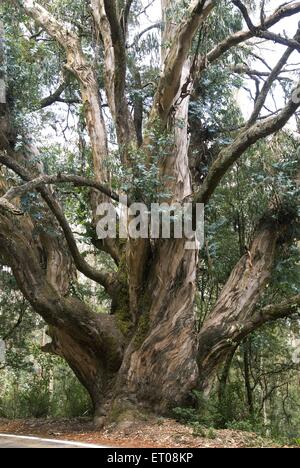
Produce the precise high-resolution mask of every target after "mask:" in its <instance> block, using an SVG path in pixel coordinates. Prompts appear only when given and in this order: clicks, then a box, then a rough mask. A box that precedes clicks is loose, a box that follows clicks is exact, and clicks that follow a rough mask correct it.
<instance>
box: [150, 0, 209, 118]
mask: <svg viewBox="0 0 300 468" xmlns="http://www.w3.org/2000/svg"><path fill="white" fill-rule="evenodd" d="M215 3H216V2H215V1H214V0H197V1H195V0H194V1H193V2H192V5H191V7H190V8H189V11H188V14H187V18H186V19H185V20H184V21H183V22H182V23H181V24H180V25H179V27H178V28H177V30H176V31H175V34H174V38H173V43H172V45H171V47H170V50H169V52H168V54H167V57H166V59H165V63H164V71H163V73H162V76H161V78H160V81H159V84H158V88H157V91H156V95H155V98H154V103H153V108H152V112H151V119H150V120H151V121H153V120H155V118H156V117H157V116H158V117H159V118H160V119H161V120H162V121H163V122H166V120H167V118H168V116H169V112H170V110H171V107H172V105H173V102H174V99H175V97H176V95H177V93H178V91H179V87H180V83H181V76H182V69H183V66H184V63H185V61H186V59H187V57H188V53H189V51H190V48H191V45H192V40H193V38H194V36H195V34H196V32H197V30H198V28H199V27H200V25H201V24H202V23H203V22H204V21H205V19H206V18H207V16H208V15H209V14H210V12H211V11H212V9H213V8H214V6H215Z"/></svg>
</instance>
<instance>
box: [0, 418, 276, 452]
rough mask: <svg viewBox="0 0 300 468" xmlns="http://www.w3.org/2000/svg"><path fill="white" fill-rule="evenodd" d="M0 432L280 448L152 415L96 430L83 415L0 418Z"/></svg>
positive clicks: (127, 443) (102, 441)
mask: <svg viewBox="0 0 300 468" xmlns="http://www.w3.org/2000/svg"><path fill="white" fill-rule="evenodd" d="M0 433H6V434H15V435H27V436H38V437H43V438H55V439H62V440H71V441H77V442H85V443H92V444H98V445H106V446H110V447H119V448H121V447H123V448H260V447H261V448H265V447H267V448H279V447H283V446H280V445H278V444H276V443H274V442H272V441H270V440H267V439H264V438H262V437H259V436H258V435H257V434H254V433H251V432H242V431H235V430H229V429H226V430H209V429H208V430H206V431H204V432H202V431H201V435H199V434H197V433H195V431H194V429H193V428H191V427H189V426H186V425H183V424H179V423H178V422H176V421H174V420H171V419H162V418H153V419H150V420H148V421H145V422H136V423H130V422H124V423H123V424H121V425H120V424H119V425H118V426H116V425H111V426H108V427H106V428H104V429H103V430H101V431H99V430H95V429H94V427H93V423H92V422H91V421H90V420H88V419H85V418H75V419H35V420H13V421H11V420H6V419H0Z"/></svg>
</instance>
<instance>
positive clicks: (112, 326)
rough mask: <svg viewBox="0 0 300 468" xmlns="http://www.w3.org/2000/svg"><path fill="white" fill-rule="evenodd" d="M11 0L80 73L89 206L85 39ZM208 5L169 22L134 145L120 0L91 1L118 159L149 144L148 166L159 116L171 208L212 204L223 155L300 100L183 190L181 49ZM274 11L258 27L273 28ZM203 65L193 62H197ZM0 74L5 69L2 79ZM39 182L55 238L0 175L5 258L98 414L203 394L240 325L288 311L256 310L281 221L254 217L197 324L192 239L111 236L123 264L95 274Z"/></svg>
mask: <svg viewBox="0 0 300 468" xmlns="http://www.w3.org/2000/svg"><path fill="white" fill-rule="evenodd" d="M19 3H21V4H22V5H23V7H24V8H25V12H26V13H27V14H28V15H29V16H31V17H32V18H33V19H34V20H35V21H36V22H37V23H39V24H40V25H42V27H43V28H44V29H45V30H46V31H47V33H48V34H49V35H50V36H52V37H53V38H54V39H55V40H56V41H57V42H58V43H59V44H60V45H61V47H63V48H64V49H65V54H66V58H67V67H68V69H69V70H70V71H71V72H72V73H73V74H74V76H75V77H76V78H77V79H78V81H79V83H80V88H81V94H82V99H83V103H84V110H85V118H86V126H87V130H88V132H89V136H90V140H91V148H92V153H93V164H94V175H95V181H92V182H86V183H87V184H90V185H89V186H90V187H93V188H94V189H95V190H97V195H95V193H94V196H93V200H92V202H93V203H92V206H91V208H92V210H93V212H95V207H96V202H98V201H99V200H101V199H102V200H103V191H104V192H105V194H106V195H105V197H107V193H109V191H108V190H107V188H106V189H105V190H104V189H103V188H102V189H101V186H100V185H99V182H103V183H104V182H106V181H107V174H106V170H105V164H104V162H105V159H106V158H107V157H108V147H107V138H106V129H105V122H104V119H103V115H102V110H101V103H100V96H99V94H100V93H99V90H98V83H97V79H96V76H95V73H94V70H93V67H92V66H91V65H90V64H89V62H88V60H86V58H85V56H84V54H83V51H82V49H81V46H80V39H79V38H78V37H77V36H76V35H75V33H73V32H70V31H69V29H68V27H67V26H66V25H64V24H62V23H59V22H58V21H57V20H56V19H55V18H54V17H53V16H52V15H51V14H50V13H48V12H47V11H46V10H45V9H44V8H43V7H41V6H40V5H39V4H38V3H37V2H32V1H30V0H24V1H22V2H18V5H19ZM129 3H130V2H129ZM215 3H216V2H214V1H211V0H207V1H196V0H194V1H193V2H191V6H190V8H189V10H188V12H187V15H186V18H185V19H184V21H183V22H182V24H179V25H178V27H174V25H173V24H171V22H169V23H168V21H167V20H166V22H167V24H166V27H165V30H164V33H163V39H164V41H165V42H166V43H168V44H170V46H169V47H168V48H164V49H163V52H162V59H163V64H162V72H161V76H160V80H159V83H158V87H157V91H156V94H155V96H154V104H153V108H152V110H151V113H150V116H149V120H148V123H147V124H146V125H145V138H144V143H143V142H142V141H141V140H142V138H141V135H140V136H139V138H138V142H136V141H135V136H134V132H133V128H134V126H133V123H132V122H131V117H130V112H129V109H128V103H127V99H126V95H125V79H126V28H124V27H121V24H120V18H119V15H118V11H117V9H116V8H115V7H116V4H115V2H112V0H109V1H106V0H98V1H96V0H93V1H92V2H91V6H92V10H93V16H94V19H95V23H96V25H97V27H98V29H99V32H100V34H101V36H102V39H103V47H104V62H105V63H104V65H105V82H106V94H107V98H108V104H109V106H110V111H111V115H112V119H113V122H114V126H115V128H116V134H117V139H118V143H119V146H120V156H121V158H120V159H121V162H122V164H124V166H125V167H127V168H128V167H130V165H131V164H132V161H131V159H130V157H129V156H130V151H129V149H130V150H131V151H132V149H136V148H137V145H138V146H139V147H141V150H142V151H144V152H145V159H146V162H147V164H151V161H152V159H153V158H154V156H155V155H154V154H153V151H150V150H149V148H151V147H153V146H154V148H155V143H156V142H155V141H153V129H154V128H156V127H157V126H158V125H159V127H160V128H161V129H162V132H164V133H166V134H167V135H168V138H169V139H171V138H172V144H170V145H169V148H168V155H167V156H166V157H164V158H162V159H161V160H160V161H159V170H160V177H161V180H162V181H164V187H163V189H164V191H165V192H169V193H170V194H171V195H170V199H168V202H170V203H171V204H172V203H174V202H179V203H183V202H185V201H189V200H191V201H193V202H195V200H198V201H200V202H208V201H209V198H210V196H211V195H212V193H213V192H214V190H215V188H216V186H217V185H218V183H219V182H220V180H221V178H222V177H223V176H224V174H225V173H226V171H227V170H228V169H229V168H230V167H231V166H232V164H233V163H234V162H235V161H236V160H237V159H238V158H239V157H240V156H241V155H242V154H243V153H244V152H245V151H246V150H247V149H248V148H249V147H250V146H251V145H253V144H254V143H255V142H256V141H258V140H259V139H260V138H263V137H265V136H268V135H270V134H272V133H273V132H274V131H277V130H278V129H280V128H281V127H282V126H283V125H284V124H285V123H286V122H287V121H288V119H289V118H290V117H291V116H292V115H293V113H294V112H295V110H296V109H297V108H298V107H299V103H298V104H296V103H295V102H294V101H292V100H291V101H289V102H288V104H287V105H286V107H285V108H284V109H283V110H282V111H281V112H279V113H278V115H276V116H275V117H273V118H270V119H268V120H264V121H263V122H262V123H261V122H259V123H254V124H253V125H251V126H250V127H247V126H245V128H243V129H242V131H241V132H240V133H239V134H238V135H237V136H236V138H235V139H234V141H233V143H232V144H230V145H227V146H226V147H225V148H224V149H223V150H222V151H220V154H219V155H218V157H217V158H216V161H215V162H214V164H213V165H212V167H211V168H210V171H209V174H208V177H207V178H206V179H205V181H204V183H203V186H202V187H201V188H200V190H199V191H198V193H197V194H193V193H192V192H193V191H192V183H191V176H190V171H189V161H188V149H189V128H188V111H189V101H190V93H191V91H192V89H193V84H194V80H195V78H196V77H195V74H196V68H197V67H196V65H197V63H196V61H195V60H193V59H191V58H190V56H189V51H190V48H191V44H192V40H193V38H194V36H195V34H196V32H197V30H198V29H199V27H200V26H201V25H202V23H203V22H204V21H205V20H206V18H207V17H208V16H209V15H210V14H211V12H212V10H213V8H214V6H215ZM172 4H173V2H172V1H171V0H164V2H163V6H164V8H165V9H167V8H168V7H169V6H170V5H172ZM286 9H287V7H286V8H285V9H284V8H283V9H282V10H280V12H279V13H280V14H279V13H278V15H279V18H280V15H283V16H284V15H288V13H286V11H287V10H286ZM276 18H277V17H276V16H275V17H274V18H273V19H272V21H271V20H269V23H270V24H269V23H268V21H266V24H269V26H270V25H273V24H274V22H276ZM123 19H124V18H123ZM125 19H126V18H125ZM125 23H126V21H125ZM242 37H244V39H245V36H242V35H239V36H236V35H235V36H234V38H233V39H234V40H233V44H236V43H239V41H242V39H241V38H242ZM248 37H249V35H246V39H247V38H248ZM250 37H251V34H250ZM230 43H231V42H230V41H229V43H225V45H224V44H223V46H222V47H223V48H222V47H221V48H220V49H215V50H214V54H211V60H213V59H214V60H215V59H216V58H218V57H219V56H220V55H221V54H222V51H223V50H225V49H226V47H227V49H226V50H228V49H229V48H230ZM218 54H219V55H218ZM0 58H1V57H0ZM200 58H201V57H200ZM205 64H206V65H207V63H206V61H205ZM206 65H204V63H203V60H200V71H201V70H202V69H203V67H205V66H206ZM112 67H113V69H112ZM1 80H2V77H1V75H0V86H1ZM271 84H272V83H270V86H271ZM0 93H1V89H0ZM2 94H3V93H2ZM2 94H0V95H2ZM2 101H4V99H2ZM0 106H1V107H0V112H1V114H0V132H1V133H0V151H1V150H3V151H4V153H3V154H2V153H1V154H0V162H1V163H2V164H3V165H5V166H7V167H9V168H10V169H12V170H14V171H15V172H16V173H17V174H18V175H19V176H20V177H21V178H22V179H24V180H25V181H26V182H27V183H28V182H30V181H32V179H34V178H36V177H37V175H39V174H38V173H37V170H36V168H35V167H33V165H32V164H31V168H30V170H29V168H28V164H27V162H28V161H27V160H26V155H24V154H20V153H17V152H15V151H14V141H12V140H13V138H12V136H11V135H12V133H13V132H12V131H11V124H10V119H9V109H8V106H7V105H6V103H5V102H1V101H0ZM140 130H141V128H140ZM3 170H4V169H3ZM5 170H6V169H5ZM61 180H63V178H62V176H60V177H59V176H58V177H57V180H56V182H60V181H61ZM77 182H78V179H77ZM43 183H45V180H43V181H42V182H41V181H39V183H38V184H37V185H35V186H34V189H35V190H37V191H38V193H39V194H40V197H41V202H42V203H43V209H44V212H45V226H51V227H52V228H53V229H54V231H55V232H56V236H50V235H48V234H47V230H45V232H44V233H43V234H41V235H39V236H35V235H34V227H35V221H34V220H32V219H31V218H30V216H29V215H25V216H24V215H23V216H21V215H22V212H20V209H19V204H18V203H19V202H18V199H17V198H13V199H11V198H12V195H11V193H10V196H9V193H6V192H7V190H8V189H9V186H8V185H7V181H6V178H5V173H3V179H2V184H1V198H0V209H1V214H0V255H1V261H2V263H4V264H6V265H8V266H9V267H10V268H11V269H12V272H13V274H14V276H15V278H16V280H17V283H18V285H19V288H20V290H21V291H22V292H23V294H24V296H25V297H26V298H27V299H28V301H29V302H30V304H31V305H32V307H33V309H34V310H35V311H36V312H37V313H38V314H40V315H41V316H42V317H43V318H44V320H45V321H46V323H47V324H48V325H49V335H50V337H51V338H52V343H50V344H48V345H47V346H46V347H45V351H49V352H53V353H56V354H58V355H60V356H62V357H63V358H64V359H65V360H66V361H67V362H68V364H69V365H70V367H71V368H72V369H73V371H74V372H75V374H76V375H77V377H78V378H79V380H80V381H81V382H82V384H83V385H84V386H85V388H86V389H87V391H88V392H89V394H90V396H91V398H92V401H93V403H94V407H95V413H96V415H97V416H98V417H100V416H102V415H106V414H108V413H109V412H111V413H113V409H114V405H113V406H112V405H111V402H115V403H116V404H119V405H120V408H121V409H122V408H125V409H126V408H128V407H131V408H132V406H137V407H141V408H143V409H145V408H146V409H151V410H152V411H158V412H161V413H164V412H167V411H168V410H169V409H170V408H171V407H173V406H178V405H180V404H183V403H184V402H186V401H187V400H188V399H189V397H190V392H191V390H192V389H194V388H198V389H201V390H203V391H204V392H208V391H209V389H210V387H211V383H212V380H213V378H214V376H215V375H216V372H217V370H218V368H219V366H220V365H221V364H222V363H223V362H224V360H225V359H226V358H227V357H228V355H230V354H231V353H232V350H233V349H235V348H236V346H237V345H238V343H240V342H241V341H242V340H243V339H244V337H245V336H247V334H249V333H251V332H252V331H253V330H255V329H256V328H257V327H259V326H260V325H261V324H262V323H264V322H265V321H268V320H272V319H273V318H274V319H275V318H278V317H280V316H284V315H288V314H289V313H290V312H291V311H294V310H295V307H296V306H297V304H299V297H297V298H293V299H292V300H291V301H290V302H289V301H287V302H286V303H284V304H283V305H282V306H281V307H277V308H276V307H275V309H272V307H271V308H269V309H268V308H267V309H263V310H262V311H261V312H257V310H256V306H257V304H258V302H259V299H260V297H261V295H262V293H263V291H264V288H265V286H266V284H267V282H268V280H269V278H270V275H271V271H272V265H273V261H274V256H275V252H276V247H277V245H278V242H279V241H280V240H281V238H282V233H283V232H284V229H285V223H284V222H273V224H272V223H271V224H270V223H269V224H268V225H265V224H262V225H261V226H260V228H259V229H258V231H257V235H256V238H255V239H254V242H253V244H252V246H251V248H250V250H249V252H248V253H247V254H245V256H243V257H242V258H241V260H240V261H239V262H238V264H237V265H236V267H235V268H234V269H233V271H232V274H231V275H230V278H229V279H228V281H227V283H226V285H225V287H224V289H223V291H222V292H221V294H220V297H219V299H218V301H217V303H216V305H215V307H214V309H213V310H212V312H211V313H210V315H209V316H208V318H207V319H206V320H205V322H204V324H203V326H202V328H201V330H200V332H198V330H197V318H196V316H195V311H194V298H195V288H196V273H197V263H198V251H197V249H195V250H187V249H186V240H185V239H166V240H162V239H160V240H153V239H152V240H151V241H149V240H148V239H147V240H144V239H137V240H132V239H130V240H129V241H128V242H127V245H126V247H125V248H124V246H123V245H122V244H121V243H120V244H118V242H113V244H109V243H107V245H106V249H105V250H106V251H108V252H109V253H110V254H111V256H112V257H113V258H114V260H115V262H116V264H117V265H118V271H117V272H116V274H115V275H114V274H106V273H105V272H102V271H101V272H99V271H97V270H95V269H93V268H92V267H91V266H90V265H88V264H87V262H86V261H85V260H84V259H83V257H82V256H81V255H80V252H79V250H78V248H77V246H76V242H75V239H74V237H73V234H72V230H71V228H70V226H69V225H68V223H67V221H66V219H65V217H64V213H63V211H62V209H61V207H60V206H59V203H58V202H57V200H55V198H54V197H53V194H52V192H51V190H50V189H48V188H45V187H44V185H43ZM51 183H52V182H51ZM97 183H98V184H97ZM31 189H32V187H31ZM101 190H102V192H101ZM100 193H101V196H100V195H99V194H100ZM104 199H105V200H106V199H107V198H104ZM12 201H14V204H13V205H12ZM16 215H19V216H17V217H16ZM288 221H289V222H290V219H289V220H288ZM76 269H77V270H79V271H81V272H82V273H83V274H85V275H86V276H87V277H88V278H90V279H91V280H93V281H95V282H96V283H98V284H99V285H102V286H103V287H104V288H105V289H106V292H107V293H108V295H109V296H110V297H111V300H112V308H111V314H110V315H105V314H96V313H94V312H93V311H91V310H90V309H89V307H87V306H86V305H85V304H84V303H83V302H82V301H80V300H79V299H77V298H76V297H73V296H72V294H71V292H70V291H71V288H70V286H71V283H72V281H73V280H74V276H75V273H74V272H75V270H76Z"/></svg>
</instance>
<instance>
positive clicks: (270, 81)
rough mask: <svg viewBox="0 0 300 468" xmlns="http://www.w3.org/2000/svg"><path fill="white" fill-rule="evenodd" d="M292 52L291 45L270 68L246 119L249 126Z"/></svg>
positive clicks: (254, 120)
mask: <svg viewBox="0 0 300 468" xmlns="http://www.w3.org/2000/svg"><path fill="white" fill-rule="evenodd" d="M293 52H294V48H293V47H289V48H288V49H287V50H286V51H285V52H284V54H283V55H282V57H281V58H280V60H279V61H278V63H277V65H276V66H275V67H274V69H273V70H272V72H271V73H270V75H269V77H268V79H267V80H266V82H265V84H264V86H263V87H262V90H261V92H260V94H259V96H258V98H257V100H256V103H255V106H254V110H253V113H252V115H251V117H250V119H249V121H248V124H247V125H248V126H251V125H253V124H254V123H255V122H256V120H257V118H258V117H259V114H260V112H261V110H262V108H263V106H264V104H265V102H266V99H267V96H268V93H269V91H270V89H271V87H272V85H273V83H274V81H275V80H276V79H277V78H278V75H279V73H280V72H281V70H282V68H283V67H284V65H285V64H286V63H287V61H288V59H289V57H290V56H291V54H292V53H293Z"/></svg>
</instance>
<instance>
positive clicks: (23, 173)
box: [0, 153, 116, 295]
mask: <svg viewBox="0 0 300 468" xmlns="http://www.w3.org/2000/svg"><path fill="white" fill-rule="evenodd" d="M0 164H3V165H4V166H6V167H7V168H9V169H11V170H12V171H13V172H15V173H16V174H17V175H18V176H19V177H21V178H22V179H23V180H24V181H26V182H31V181H32V176H31V174H30V173H29V172H28V171H27V169H26V168H25V167H24V166H21V165H20V164H18V163H17V162H16V161H15V160H14V159H12V158H11V157H9V156H7V155H5V154H2V153H0ZM37 191H38V192H39V193H40V194H41V195H42V198H43V199H44V201H45V202H46V203H47V205H48V207H49V208H50V210H51V211H52V213H53V214H54V216H55V217H56V219H57V221H58V223H59V225H60V227H61V229H62V231H63V233H64V235H65V238H66V241H67V244H68V247H69V249H70V252H71V255H72V257H73V260H74V263H75V266H76V268H77V269H78V271H80V272H81V273H82V274H84V275H85V276H86V277H88V278H90V279H91V280H93V281H95V282H96V283H99V284H101V285H102V286H104V288H105V289H106V291H107V292H108V293H109V294H110V295H113V294H114V293H115V288H116V282H115V275H113V274H110V273H105V272H102V271H98V270H96V269H95V268H93V267H91V266H90V265H89V264H88V263H87V262H86V261H85V259H84V258H83V257H82V255H81V254H80V251H79V249H78V247H77V244H76V240H75V238H74V235H73V232H72V229H71V227H70V225H69V223H68V221H67V219H66V217H65V215H64V212H63V210H62V208H61V206H60V204H59V203H58V202H57V201H56V200H55V198H54V197H53V195H52V194H51V192H50V191H49V190H48V189H47V188H45V187H44V186H41V187H37Z"/></svg>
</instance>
